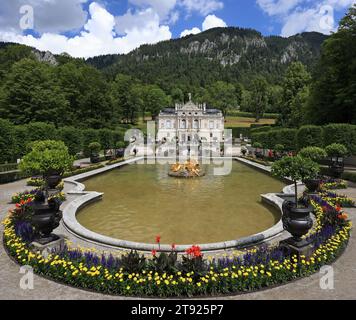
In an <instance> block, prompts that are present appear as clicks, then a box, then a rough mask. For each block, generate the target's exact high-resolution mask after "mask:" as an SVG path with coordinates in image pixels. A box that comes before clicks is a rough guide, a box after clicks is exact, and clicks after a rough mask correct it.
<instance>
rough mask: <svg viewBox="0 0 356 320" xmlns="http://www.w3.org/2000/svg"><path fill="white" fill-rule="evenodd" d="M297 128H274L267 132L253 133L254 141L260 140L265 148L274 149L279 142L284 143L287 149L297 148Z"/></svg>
mask: <svg viewBox="0 0 356 320" xmlns="http://www.w3.org/2000/svg"><path fill="white" fill-rule="evenodd" d="M297 131H298V130H296V129H279V130H277V129H274V130H270V131H267V132H260V133H254V134H252V135H251V136H252V140H253V142H259V143H261V144H262V145H263V147H264V148H268V149H273V148H274V147H275V146H276V145H277V144H282V145H283V146H284V147H285V150H286V151H295V150H296V143H295V140H296V134H297Z"/></svg>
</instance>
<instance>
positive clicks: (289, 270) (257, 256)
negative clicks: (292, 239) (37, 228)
mask: <svg viewBox="0 0 356 320" xmlns="http://www.w3.org/2000/svg"><path fill="white" fill-rule="evenodd" d="M311 204H312V205H313V207H314V213H315V215H316V220H317V221H316V224H315V227H314V228H313V230H312V231H311V232H310V233H309V234H308V235H307V236H306V238H307V239H309V240H311V241H313V243H314V251H313V253H312V255H311V256H310V257H309V258H307V257H304V256H299V257H297V256H296V255H290V254H289V253H288V252H286V251H285V250H282V248H279V247H274V248H269V247H267V246H265V245H264V246H261V247H259V248H256V249H252V250H249V251H246V252H245V254H243V255H239V256H236V257H233V258H223V259H205V258H204V255H203V253H202V252H201V251H200V248H199V247H198V246H193V247H192V248H191V249H189V250H188V251H187V252H186V254H185V255H184V256H182V257H180V256H178V254H177V253H176V252H175V246H174V245H172V251H171V253H169V254H166V253H160V252H159V248H160V246H159V243H160V240H161V239H160V237H157V239H156V242H157V251H153V252H152V255H151V257H147V256H143V255H140V254H139V253H137V252H131V253H129V254H126V255H122V256H116V257H115V256H113V255H112V254H110V255H106V254H102V255H100V254H98V253H97V252H94V251H91V250H83V249H78V248H71V247H69V246H68V245H67V246H65V247H64V248H62V249H61V250H59V251H56V252H53V253H52V254H50V255H49V256H42V255H41V254H39V253H36V252H32V251H31V250H30V249H29V241H30V239H31V233H32V232H33V231H34V230H33V229H32V227H31V224H30V223H29V222H27V221H22V220H21V219H19V217H18V216H16V211H11V212H10V213H9V216H8V217H7V219H6V220H5V221H4V225H5V230H4V244H5V247H6V248H7V250H8V253H9V254H10V255H11V256H12V257H13V258H14V259H15V260H16V261H17V262H18V263H19V264H21V265H30V266H32V267H33V268H34V271H35V272H36V273H37V274H40V275H43V276H46V277H49V278H51V279H53V280H55V281H58V282H61V283H64V284H68V285H72V286H75V287H78V288H83V289H90V290H95V291H98V292H102V293H106V294H115V295H127V296H159V297H176V296H189V297H191V296H202V295H221V294H238V293H243V292H250V291H255V290H259V289H262V288H267V287H269V286H274V285H280V284H284V283H286V282H289V281H292V280H295V279H298V278H301V277H305V276H309V275H311V274H313V273H314V272H317V271H318V270H319V269H320V267H322V266H323V265H325V264H330V263H332V262H333V261H334V260H335V259H336V258H337V257H338V256H339V255H340V254H341V253H342V251H343V250H344V248H345V247H346V245H347V242H348V240H349V237H350V231H351V223H350V222H349V221H348V220H347V215H346V214H345V213H344V212H343V210H342V208H341V207H340V206H338V205H335V204H333V203H331V202H329V200H328V197H327V198H325V197H324V194H320V195H319V196H315V195H314V196H313V197H312V200H311ZM19 205H20V206H25V208H26V206H27V205H29V203H28V202H26V203H25V202H23V203H22V204H18V206H19ZM22 211H23V210H22ZM25 211H26V210H25Z"/></svg>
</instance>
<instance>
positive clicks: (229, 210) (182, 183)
mask: <svg viewBox="0 0 356 320" xmlns="http://www.w3.org/2000/svg"><path fill="white" fill-rule="evenodd" d="M203 169H204V171H205V172H206V176H204V177H201V178H200V179H187V180H182V179H172V178H171V177H169V176H168V172H169V166H168V165H146V164H145V165H142V164H134V165H128V166H124V167H121V168H120V169H117V170H112V171H110V172H107V173H103V174H100V175H97V176H94V177H92V178H90V179H88V180H86V181H85V182H84V183H85V185H86V190H87V191H97V192H100V193H103V198H102V200H100V201H95V202H92V200H93V199H101V197H100V195H101V194H97V195H96V196H95V194H94V195H93V196H92V197H91V196H90V193H89V195H87V200H88V201H86V200H84V199H82V200H81V201H80V202H82V203H81V204H78V206H76V207H75V205H74V206H72V207H73V208H72V209H73V210H72V211H73V212H72V213H73V214H75V218H76V220H77V221H76V223H77V225H76V226H75V227H73V228H71V229H72V231H73V230H74V232H75V233H77V234H79V235H80V236H81V237H84V238H87V239H89V240H90V241H94V242H99V243H102V244H105V245H110V246H118V247H125V248H134V249H140V250H151V249H152V248H156V249H157V245H155V244H154V239H155V236H156V235H160V236H161V239H162V243H167V244H171V243H174V244H179V245H178V246H177V248H178V249H182V250H184V249H185V248H187V247H189V246H190V245H191V244H201V246H202V248H203V249H206V250H217V249H224V248H227V247H235V246H239V245H241V246H242V245H244V244H246V245H248V244H251V243H253V242H257V241H261V240H263V239H264V238H266V237H269V236H273V235H275V234H277V233H278V232H281V231H282V228H281V225H280V218H281V213H280V210H278V209H276V208H274V207H273V206H269V205H266V204H265V203H263V202H262V201H261V194H265V193H269V192H279V191H281V190H282V188H283V187H284V184H283V183H282V182H280V181H279V180H276V179H274V178H272V177H270V176H269V175H266V174H264V173H261V172H259V171H256V170H255V169H253V168H250V167H248V166H246V165H244V164H241V163H238V162H233V164H232V172H231V174H229V175H227V176H215V175H214V174H213V172H214V166H213V165H208V166H204V168H203ZM79 199H80V198H79ZM69 227H70V226H69ZM266 230H267V231H266ZM121 239H125V240H121ZM169 248H170V245H167V246H164V245H162V246H161V249H163V250H165V249H167V250H169Z"/></svg>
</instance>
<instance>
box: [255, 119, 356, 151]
mask: <svg viewBox="0 0 356 320" xmlns="http://www.w3.org/2000/svg"><path fill="white" fill-rule="evenodd" d="M267 128H270V129H267ZM251 138H252V142H259V143H262V144H263V145H264V147H265V148H271V149H273V148H274V147H275V145H276V144H282V145H284V146H285V147H286V150H287V151H299V150H301V149H303V148H305V147H310V146H312V147H325V146H328V145H330V144H332V143H341V144H344V145H345V146H346V147H347V149H348V150H349V151H350V153H351V154H354V155H355V154H356V125H350V124H330V125H327V126H324V127H321V126H303V127H301V128H300V129H299V130H298V129H281V128H274V127H262V128H258V129H251ZM276 141H277V143H276Z"/></svg>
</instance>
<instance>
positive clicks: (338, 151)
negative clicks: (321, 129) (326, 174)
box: [325, 143, 348, 157]
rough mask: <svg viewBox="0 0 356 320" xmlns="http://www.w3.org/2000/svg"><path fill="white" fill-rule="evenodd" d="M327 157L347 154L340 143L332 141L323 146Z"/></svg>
mask: <svg viewBox="0 0 356 320" xmlns="http://www.w3.org/2000/svg"><path fill="white" fill-rule="evenodd" d="M325 151H326V153H327V155H328V156H329V157H345V156H346V155H347V154H348V150H347V148H346V147H345V146H344V145H343V144H340V143H333V144H331V145H329V146H327V147H326V148H325Z"/></svg>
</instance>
